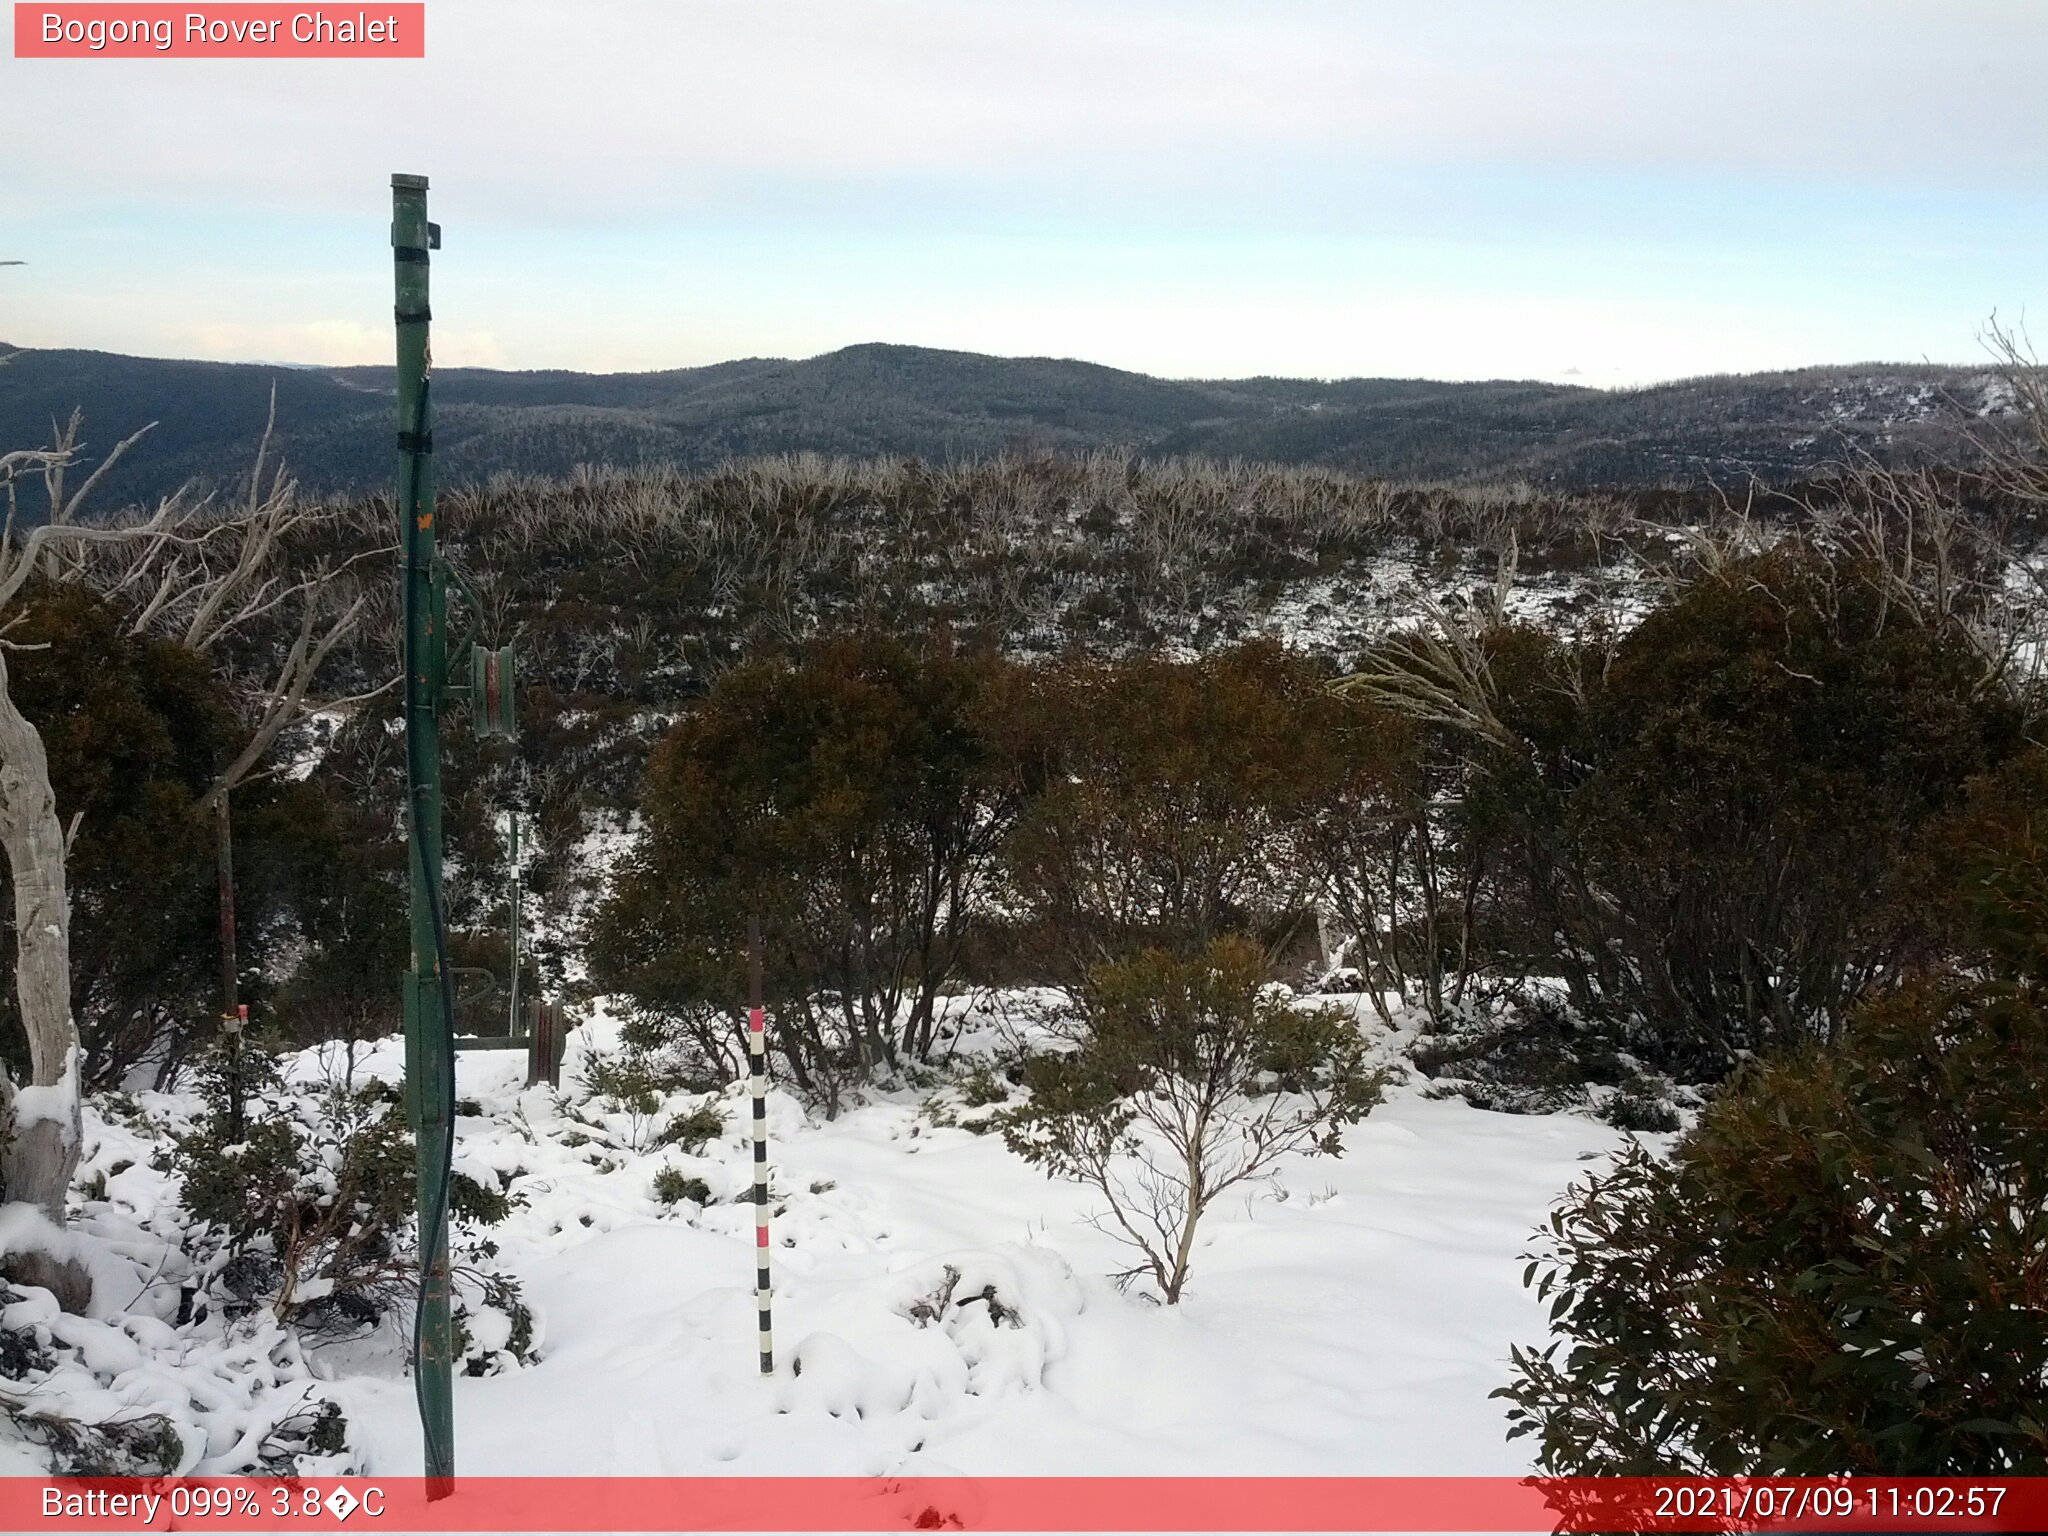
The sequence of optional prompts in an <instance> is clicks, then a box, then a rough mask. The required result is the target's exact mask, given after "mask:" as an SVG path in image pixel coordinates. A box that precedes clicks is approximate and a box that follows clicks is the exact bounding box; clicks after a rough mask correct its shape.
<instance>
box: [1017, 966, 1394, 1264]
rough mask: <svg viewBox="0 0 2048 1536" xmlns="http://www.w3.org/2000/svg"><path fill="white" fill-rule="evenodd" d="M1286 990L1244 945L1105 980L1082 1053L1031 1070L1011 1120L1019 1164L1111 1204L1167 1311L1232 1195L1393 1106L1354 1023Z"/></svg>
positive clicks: (1113, 1227) (1114, 1219) (1112, 1222)
mask: <svg viewBox="0 0 2048 1536" xmlns="http://www.w3.org/2000/svg"><path fill="white" fill-rule="evenodd" d="M1279 990H1280V989H1275V988H1269V987H1268V986H1267V985H1266V984H1265V962H1264V957H1263V956H1262V955H1261V953H1260V952H1259V950H1258V948H1257V947H1256V946H1255V945H1253V944H1251V943H1250V942H1249V941H1247V940H1244V939H1241V938H1233V937H1225V938H1220V939H1216V940H1213V941H1212V942H1211V943H1210V945H1209V946H1208V948H1207V949H1206V950H1205V951H1204V952H1203V953H1202V954H1201V955H1199V956H1198V957H1196V958H1194V959H1192V960H1183V959H1179V958H1177V957H1175V956H1173V955H1170V954H1168V953H1166V952H1164V951H1161V950H1148V951H1146V952H1145V953H1144V954H1142V955H1140V956H1138V957H1137V958H1136V959H1133V960H1130V961H1126V962H1124V963H1123V964H1120V965H1113V966H1107V967H1104V968H1103V969H1101V970H1100V971H1098V972H1097V973H1096V976H1095V978H1094V981H1093V985H1092V987H1091V989H1090V996H1091V1001H1090V1005H1089V1010H1088V1034H1087V1037H1086V1039H1085V1040H1084V1041H1083V1042H1082V1044H1081V1046H1080V1048H1079V1049H1078V1050H1076V1051H1074V1052H1072V1053H1069V1054H1060V1055H1042V1056H1035V1057H1032V1058H1030V1059H1029V1060H1028V1061H1027V1062H1026V1063H1025V1068H1024V1080H1025V1086H1026V1087H1027V1088H1029V1089H1030V1091H1031V1098H1030V1101H1029V1102H1028V1103H1026V1104H1024V1105H1022V1106H1021V1107H1019V1108H1017V1109H1015V1110H1010V1111H1006V1112H1004V1113H1003V1114H1002V1115H1001V1117H1000V1121H1001V1124H1002V1128H1003V1135H1004V1140H1005V1141H1006V1142H1007V1143H1008V1144H1009V1146H1010V1148H1011V1150H1013V1151H1015V1152H1017V1153H1019V1154H1020V1155H1022V1156H1024V1157H1025V1158H1028V1159H1029V1160H1030V1161H1032V1162H1034V1163H1036V1164H1038V1165H1039V1166H1041V1167H1043V1168H1046V1169H1049V1170H1050V1171H1052V1172H1054V1173H1056V1174H1060V1175H1062V1176H1064V1177H1067V1178H1072V1179H1078V1180H1080V1181H1081V1182H1083V1183H1086V1184H1088V1185H1090V1186H1092V1187H1093V1188H1094V1189H1095V1190H1096V1191H1097V1192H1098V1193H1099V1194H1101V1195H1102V1197H1103V1199H1104V1200H1105V1201H1106V1202H1107V1203H1108V1206H1109V1211H1108V1215H1107V1217H1106V1218H1105V1221H1106V1226H1107V1229H1108V1230H1110V1231H1111V1233H1112V1235H1115V1236H1118V1237H1120V1238H1121V1239H1122V1240H1123V1241H1124V1242H1126V1243H1128V1244H1129V1245H1130V1246H1131V1247H1133V1248H1134V1249H1136V1250H1137V1253H1138V1255H1139V1263H1138V1264H1137V1265H1136V1266H1135V1267H1134V1268H1133V1269H1131V1270H1130V1271H1128V1272H1127V1274H1126V1276H1125V1278H1131V1277H1135V1276H1137V1275H1140V1274H1144V1275H1149V1276H1150V1277H1151V1279H1152V1280H1153V1281H1154V1283H1155V1284H1157V1286H1158V1287H1159V1291H1160V1295H1161V1296H1162V1297H1163V1299H1164V1300H1165V1301H1166V1302H1167V1304H1168V1305H1172V1304H1174V1303H1177V1302H1178V1301H1179V1300H1180V1298H1181V1292H1182V1289H1183V1287H1184V1286H1185V1285H1186V1283H1187V1276H1188V1269H1189V1265H1190V1263H1191V1261H1192V1257H1193V1252H1194V1241H1195V1230H1196V1227H1197V1225H1198V1224H1199V1223H1200V1221H1201V1219H1202V1216H1203V1214H1204V1213H1205V1212H1206V1211H1207V1210H1208V1209H1209V1208H1210V1206H1212V1205H1213V1204H1214V1203H1215V1201H1216V1199H1217V1198H1218V1197H1219V1196H1220V1195H1222V1194H1223V1193H1225V1192H1226V1191H1228V1190H1230V1189H1232V1188H1234V1187H1235V1186H1237V1185H1239V1184H1241V1183H1243V1182H1244V1181H1245V1180H1246V1179H1250V1178H1253V1177H1256V1176H1257V1175H1259V1174H1260V1173H1262V1172H1265V1171H1266V1170H1267V1169H1269V1168H1270V1167H1271V1166H1272V1164H1273V1162H1274V1160H1275V1159H1277V1158H1279V1157H1281V1156H1283V1155H1284V1154H1286V1153H1289V1152H1308V1153H1330V1152H1335V1151H1337V1150H1338V1147H1339V1137H1340V1135H1341V1132H1342V1130H1343V1128H1344V1127H1345V1126H1346V1125H1349V1124H1351V1123H1352V1122H1354V1121H1356V1120H1358V1119H1359V1118H1361V1117H1362V1116H1363V1115H1364V1114H1365V1113H1366V1111H1367V1110H1369V1109H1370V1108H1371V1107H1372V1105H1373V1104H1374V1103H1376V1102H1377V1100H1378V1097H1379V1087H1380V1084H1379V1079H1378V1078H1377V1077H1376V1076H1374V1075H1373V1074H1370V1073H1368V1072H1367V1071H1366V1070H1365V1068H1364V1066H1363V1064H1362V1061H1361V1054H1362V1053H1361V1047H1360V1044H1359V1041H1358V1035H1357V1030H1356V1029H1355V1028H1354V1027H1353V1025H1352V1023H1351V1021H1350V1020H1349V1019H1347V1018H1346V1017H1345V1016H1344V1015H1343V1014H1341V1013H1339V1012H1337V1011H1336V1010H1334V1009H1303V1008H1297V1007H1295V1006H1294V1004H1293V1003H1292V1001H1291V1000H1289V999H1287V998H1285V997H1284V996H1280V995H1276V994H1277V993H1278V992H1279Z"/></svg>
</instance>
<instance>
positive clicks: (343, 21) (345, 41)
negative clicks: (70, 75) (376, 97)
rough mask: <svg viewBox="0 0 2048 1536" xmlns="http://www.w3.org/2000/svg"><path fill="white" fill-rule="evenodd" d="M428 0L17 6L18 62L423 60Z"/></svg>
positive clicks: (16, 46) (15, 24)
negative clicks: (402, 0)
mask: <svg viewBox="0 0 2048 1536" xmlns="http://www.w3.org/2000/svg"><path fill="white" fill-rule="evenodd" d="M426 53H427V8H426V6H425V5H424V4H422V3H409V4H373V5H368V6H360V7H350V6H317V5H312V6H309V5H269V4H234V5H119V4H114V5H108V4H94V5H63V4H56V5H49V4H45V5H33V4H21V3H17V4H16V5H15V7H14V56H15V57H16V58H18V59H421V58H425V57H426Z"/></svg>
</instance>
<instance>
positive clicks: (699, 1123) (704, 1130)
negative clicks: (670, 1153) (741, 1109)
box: [654, 1099, 725, 1154]
mask: <svg viewBox="0 0 2048 1536" xmlns="http://www.w3.org/2000/svg"><path fill="white" fill-rule="evenodd" d="M724 1134H725V1111H724V1110H723V1109H721V1108H719V1106H718V1101H717V1100H715V1099H706V1100H705V1101H704V1102H703V1103H702V1104H699V1105H698V1106H697V1107H696V1108H695V1109H693V1110H691V1111H689V1113H687V1114H682V1115H677V1116H675V1117H674V1118H673V1119H671V1120H670V1121H669V1123H668V1124H667V1125H665V1126H663V1127H662V1128H661V1134H660V1135H659V1136H656V1137H655V1138H654V1144H655V1145H656V1146H657V1147H681V1148H682V1149H683V1150H684V1151H685V1152H689V1153H692V1154H695V1153H699V1152H702V1151H703V1150H704V1148H705V1147H706V1146H708V1145H710V1144H711V1143H712V1142H714V1141H716V1140H717V1139H718V1138H719V1137H721V1136H723V1135H724Z"/></svg>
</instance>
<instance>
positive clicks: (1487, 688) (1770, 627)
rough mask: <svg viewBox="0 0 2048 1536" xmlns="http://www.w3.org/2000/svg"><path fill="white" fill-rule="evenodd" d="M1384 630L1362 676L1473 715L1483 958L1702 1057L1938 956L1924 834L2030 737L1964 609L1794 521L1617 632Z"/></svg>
mask: <svg viewBox="0 0 2048 1536" xmlns="http://www.w3.org/2000/svg"><path fill="white" fill-rule="evenodd" d="M1389 654H1390V657H1391V665H1386V666H1382V667H1381V668H1380V669H1379V670H1378V671H1377V672H1375V673H1374V674H1372V675H1369V676H1367V677H1365V678H1363V679H1361V686H1362V687H1365V688H1367V689H1368V691H1371V692H1373V693H1375V695H1376V696H1377V697H1379V698H1381V700H1382V701H1383V702H1393V703H1396V704H1398V705H1399V706H1400V707H1403V708H1408V709H1411V710H1413V711H1415V712H1418V713H1421V714H1422V715H1424V716H1425V717H1426V718H1427V719H1428V720H1430V721H1431V722H1432V728H1433V729H1447V730H1450V731H1452V732H1453V734H1454V735H1457V736H1461V737H1462V738H1463V741H1464V761H1465V764H1466V774H1465V782H1464V783H1463V784H1462V785H1461V786H1459V787H1458V792H1457V793H1456V794H1455V796H1454V797H1450V798H1454V800H1455V804H1456V811H1455V816H1456V818H1458V819H1461V820H1462V822H1463V826H1462V828H1461V833H1462V835H1463V836H1466V837H1469V838H1471V839H1473V840H1474V846H1473V847H1472V848H1471V849H1470V850H1465V851H1464V852H1462V853H1461V854H1460V857H1459V860H1458V862H1459V864H1460V865H1461V866H1462V867H1464V868H1469V869H1471V870H1473V871H1474V872H1475V875H1474V878H1477V879H1481V880H1483V881H1484V882H1486V883H1487V884H1488V885H1491V886H1493V887H1494V888H1495V890H1496V892H1497V894H1496V896H1495V898H1494V901H1493V903H1492V907H1493V914H1492V917H1493V922H1492V931H1491V932H1490V933H1488V932H1484V931H1482V932H1481V933H1480V934H1479V935H1478V936H1479V938H1480V939H1481V940H1482V941H1483V943H1484V944H1485V945H1486V946H1487V947H1490V948H1491V949H1492V951H1493V956H1494V963H1495V964H1497V965H1498V966H1499V967H1500V968H1501V969H1502V970H1504V971H1506V972H1509V973H1510V974H1515V975H1549V976H1561V977H1563V978H1564V980H1565V982H1566V983H1567V985H1568V987H1569V989H1570V996H1571V1001H1572V1003H1573V1005H1574V1007H1575V1008H1576V1009H1577V1010H1578V1011H1579V1012H1580V1013H1582V1014H1584V1015H1586V1016H1588V1017H1602V1018H1605V1019H1606V1020H1608V1021H1609V1022H1610V1024H1612V1025H1613V1026H1615V1027H1617V1028H1626V1029H1627V1030H1628V1031H1629V1034H1630V1037H1631V1039H1632V1041H1633V1042H1634V1043H1635V1048H1636V1049H1638V1050H1639V1052H1640V1054H1641V1055H1642V1056H1643V1057H1644V1058H1645V1060H1646V1061H1648V1062H1649V1063H1650V1064H1652V1065H1654V1066H1656V1067H1658V1068H1660V1069H1662V1070H1666V1071H1671V1072H1676V1073H1680V1074H1684V1075H1686V1076H1688V1077H1718V1076H1720V1075H1722V1074H1724V1073H1725V1072H1726V1071H1727V1070H1728V1069H1729V1068H1730V1067H1731V1066H1733V1065H1734V1063H1736V1062H1737V1061H1739V1060H1741V1059H1742V1058H1743V1056H1744V1055H1745V1054H1747V1053H1749V1052H1752V1051H1756V1050H1759V1049H1762V1048H1765V1047H1769V1046H1772V1045H1781V1044H1783V1045H1789V1044H1795V1043H1797V1042H1799V1041H1802V1040H1805V1039H1809V1038H1818V1039H1823V1040H1825V1039H1829V1038H1832V1037H1833V1036H1834V1035H1836V1034H1837V1033H1838V1032H1839V1031H1840V1029H1841V1027H1842V1023H1843V1020H1844V1019H1845V1018H1846V1017H1847V1014H1848V1012H1849V1010H1850V1009H1851V1008H1852V1007H1853V1006H1854V1004H1855V1003H1856V1001H1857V999H1858V998H1860V997H1862V996H1864V995H1866V994H1867V993H1869V992H1871V991H1872V990H1873V989H1881V988H1882V987H1884V986H1885V985H1888V984H1890V983H1893V982H1895V981H1896V980H1897V979H1898V978H1899V977H1900V975H1902V974H1903V972H1904V970H1905V969H1906V967H1907V966H1908V965H1909V964H1910V962H1911V961H1912V960H1913V959H1914V957H1915V956H1916V955H1919V954H1922V953H1924V950H1925V947H1926V933H1927V922H1926V913H1925V911H1924V910H1921V909H1919V907H1918V906H1917V905H1916V904H1915V903H1914V902H1911V901H1909V900H1907V899H1905V898H1906V894H1907V892H1908V891H1909V889H1910V888H1911V886H1912V883H1913V880H1914V878H1915V850H1916V848H1917V847H1918V846H1919V845H1920V843H1921V841H1922V839H1923V837H1924V835H1925V829H1926V828H1927V827H1928V826H1930V825H1931V824H1932V823H1933V822H1934V821H1935V820H1936V819H1937V818H1939V817H1940V816H1942V815H1943V814H1944V813H1946V812H1948V811H1950V810H1952V809H1953V808H1954V807H1956V806H1957V805H1958V804H1959V803H1960V801H1961V799H1962V795H1963V791H1964V786H1965V785H1966V783H1967V782H1968V781H1969V780H1970V779H1971V777H1972V776H1973V775H1977V774H1981V773H1983V772H1985V771H1987V770H1989V769H1992V768H1995V767H1996V766H1997V765H1998V764H1999V763H2001V762H2002V761H2004V760H2005V759H2006V758H2008V757H2010V756H2011V755H2012V754H2013V753H2014V752H2015V751H2016V750H2017V749H2018V747H2019V745H2020V741H2021V725H2022V720H2023V715H2022V711H2021V709H2020V708H2019V707H2018V705H2017V704H2016V702H2015V701H2014V700H2013V699H2012V698H2011V697H2009V696H2008V695H2007V694H2006V693H2004V692H2003V691H2002V690H2001V689H2000V688H1999V687H1998V686H1997V685H1996V684H1995V683H1993V682H1992V681H1991V680H1989V679H1988V678H1987V675H1986V672H1985V667H1984V663H1983V659H1982V657H1981V655H1980V654H1979V653H1978V652H1977V650H1976V649H1975V648H1974V647H1973V646H1972V644H1971V643H1970V642H1969V641H1968V639H1967V638H1966V637H1965V636H1964V635H1963V634H1962V633H1960V631H1959V629H1958V628H1957V626H1955V625H1954V624H1950V623H1947V622H1921V621H1920V620H1919V619H1918V618H1917V617H1916V616H1915V614H1914V613H1913V612H1912V611H1911V610H1910V609H1909V608H1907V607H1906V606H1905V605H1901V604H1894V603H1891V602H1889V601H1888V592H1887V589H1886V587H1885V585H1884V579H1883V578H1882V576H1881V575H1879V574H1874V573H1872V572H1871V571H1869V570H1867V569H1866V568H1864V567H1863V566H1860V565H1859V564H1857V563H1856V562H1855V561H1853V560H1849V559H1847V558H1834V557H1830V556H1828V555H1826V554H1824V553H1821V552H1819V551H1816V550H1814V549H1812V548H1810V547H1806V546H1803V545H1800V544H1797V543H1788V544H1786V545H1783V546H1781V547H1779V548H1778V549H1776V550H1774V551H1772V552H1770V553H1768V554H1765V555H1761V556H1756V557H1753V558H1750V559H1747V560H1743V561H1737V562H1734V563H1732V564H1730V565H1728V566H1727V567H1725V568H1723V569H1720V570H1717V571H1715V572H1714V573H1712V574H1710V575H1708V576H1706V577H1704V578H1702V579H1701V580H1699V581H1698V582H1696V583H1695V584H1694V585H1693V586H1691V587H1689V588H1687V589H1685V590H1684V591H1683V592H1681V593H1680V594H1679V595H1678V596H1677V597H1676V598H1675V599H1674V600H1672V601H1671V602H1669V603H1667V604H1666V605H1664V606H1663V607H1662V608H1660V609H1658V610H1657V611H1656V612H1654V613H1652V614H1651V615H1650V616H1649V617H1648V618H1647V619H1646V620H1644V622H1643V623H1642V624H1640V625H1639V626H1637V627H1636V628H1635V629H1634V630H1632V631H1630V632H1629V633H1628V634H1627V635H1626V636H1625V637H1623V638H1622V639H1621V640H1620V641H1618V642H1616V643H1614V644H1613V645H1612V647H1611V649H1610V648H1609V647H1608V646H1606V645H1604V644H1599V643H1589V644H1585V645H1577V646H1573V645H1566V644H1563V643H1561V642H1558V641H1555V640H1552V639H1548V638H1547V637H1543V636H1541V635H1536V634H1533V633H1532V632H1530V631H1528V630H1526V629H1524V628H1518V627H1515V626H1507V625H1496V626H1494V627H1493V628H1492V629H1490V630H1488V631H1486V632H1485V633H1483V634H1481V635H1478V636H1477V637H1467V639H1466V642H1465V644H1464V646H1463V648H1462V649H1461V648H1460V647H1459V646H1458V645H1456V644H1451V643H1447V644H1444V645H1439V646H1435V647H1432V646H1430V645H1429V644H1426V643H1422V642H1417V643H1413V644H1410V645H1408V646H1407V648H1406V649H1405V650H1403V649H1402V648H1401V647H1399V646H1397V647H1395V648H1394V650H1393V651H1391V652H1390V653H1389Z"/></svg>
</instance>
